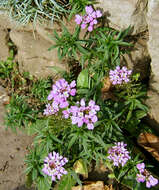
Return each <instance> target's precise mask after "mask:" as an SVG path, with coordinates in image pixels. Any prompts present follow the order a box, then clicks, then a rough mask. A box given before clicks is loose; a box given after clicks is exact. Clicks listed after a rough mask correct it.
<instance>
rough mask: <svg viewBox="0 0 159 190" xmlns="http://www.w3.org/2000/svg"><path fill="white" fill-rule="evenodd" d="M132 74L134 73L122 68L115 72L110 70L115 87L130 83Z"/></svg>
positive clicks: (110, 76) (117, 68)
mask: <svg viewBox="0 0 159 190" xmlns="http://www.w3.org/2000/svg"><path fill="white" fill-rule="evenodd" d="M131 73H132V71H131V70H128V69H127V68H126V67H122V68H121V69H120V67H119V66H117V67H116V69H115V70H110V72H109V78H110V81H111V82H112V84H113V85H117V84H122V83H128V82H129V77H130V75H131Z"/></svg>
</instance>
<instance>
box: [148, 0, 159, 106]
mask: <svg viewBox="0 0 159 190" xmlns="http://www.w3.org/2000/svg"><path fill="white" fill-rule="evenodd" d="M158 10H159V1H154V0H149V1H148V14H147V21H148V28H149V41H148V50H149V53H150V56H151V69H152V75H151V80H150V85H151V87H152V88H153V89H154V90H155V91H156V92H159V53H158V52H159V32H158V31H159V16H158V15H159V11H158ZM158 109H159V108H158Z"/></svg>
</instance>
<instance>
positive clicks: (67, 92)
mask: <svg viewBox="0 0 159 190" xmlns="http://www.w3.org/2000/svg"><path fill="white" fill-rule="evenodd" d="M75 86H76V82H75V81H72V82H71V83H70V84H68V82H67V81H66V80H65V79H60V80H58V81H56V83H55V84H54V85H53V86H52V90H51V92H50V94H49V95H48V100H49V101H50V100H52V105H50V104H48V105H46V109H45V110H44V115H52V114H55V113H57V112H58V111H59V109H60V108H61V109H63V108H67V107H68V106H69V103H68V101H67V99H68V98H69V96H75V95H76V89H75Z"/></svg>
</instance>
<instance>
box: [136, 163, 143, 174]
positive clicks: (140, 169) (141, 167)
mask: <svg viewBox="0 0 159 190" xmlns="http://www.w3.org/2000/svg"><path fill="white" fill-rule="evenodd" d="M136 167H137V169H138V170H139V171H140V173H143V172H144V170H145V164H144V163H140V164H137V165H136Z"/></svg>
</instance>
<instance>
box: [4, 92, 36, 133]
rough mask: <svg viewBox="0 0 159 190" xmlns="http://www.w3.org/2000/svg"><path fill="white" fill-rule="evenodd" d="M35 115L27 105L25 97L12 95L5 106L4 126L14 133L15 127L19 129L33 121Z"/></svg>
mask: <svg viewBox="0 0 159 190" xmlns="http://www.w3.org/2000/svg"><path fill="white" fill-rule="evenodd" d="M35 113H36V112H35V110H32V108H31V107H30V106H29V104H28V103H27V97H24V96H18V95H13V96H12V97H11V98H10V101H9V104H8V105H7V114H6V117H5V124H6V126H8V127H10V128H11V129H13V131H16V128H17V127H18V128H21V127H24V126H27V125H28V124H29V123H31V122H33V121H35V120H36V118H35Z"/></svg>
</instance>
